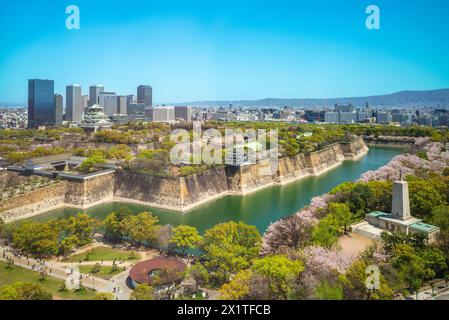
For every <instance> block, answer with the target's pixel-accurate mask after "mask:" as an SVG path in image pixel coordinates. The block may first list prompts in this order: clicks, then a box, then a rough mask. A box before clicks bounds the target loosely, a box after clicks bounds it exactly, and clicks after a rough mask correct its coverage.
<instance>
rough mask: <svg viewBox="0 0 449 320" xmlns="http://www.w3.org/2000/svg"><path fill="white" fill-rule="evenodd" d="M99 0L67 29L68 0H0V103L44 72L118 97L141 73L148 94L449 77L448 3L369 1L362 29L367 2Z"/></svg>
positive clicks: (318, 91)
mask: <svg viewBox="0 0 449 320" xmlns="http://www.w3.org/2000/svg"><path fill="white" fill-rule="evenodd" d="M108 4H109V5H108V6H106V5H105V2H104V1H96V2H95V3H91V2H90V3H89V2H87V1H82V0H81V1H78V2H77V5H78V6H79V8H80V11H81V29H80V30H72V31H69V30H67V29H66V28H65V19H66V17H67V15H66V14H65V8H66V5H67V4H63V3H56V4H55V3H54V2H50V1H42V2H39V3H33V2H29V3H25V4H24V3H8V4H4V7H5V8H4V10H2V12H1V13H0V18H1V19H0V28H1V30H3V32H2V35H1V37H2V40H3V43H4V45H3V47H2V52H1V53H0V83H1V84H2V86H0V101H2V102H11V103H24V102H26V86H24V85H23V83H24V82H25V81H26V80H27V79H34V78H49V79H54V80H55V92H57V93H61V94H62V93H64V91H65V86H66V85H67V84H70V83H74V82H75V83H79V84H80V85H81V86H82V87H84V88H87V87H88V86H90V85H91V84H93V83H97V82H100V83H102V84H103V85H104V86H105V88H109V89H108V90H114V91H115V92H117V93H118V94H124V95H125V94H129V93H134V92H135V85H136V84H138V83H149V84H151V85H152V87H153V88H154V90H155V95H154V101H155V103H177V102H188V101H203V100H252V99H262V98H266V97H277V98H312V97H320V98H328V97H345V96H366V95H377V94H385V93H391V92H396V91H401V90H427V89H438V88H447V87H449V61H447V59H445V55H446V53H447V52H448V49H449V44H448V42H447V41H445V39H446V37H447V36H445V30H447V29H448V27H449V22H448V21H447V19H446V17H445V12H447V11H448V10H449V3H447V1H441V0H440V1H435V2H434V3H433V5H432V6H428V5H425V2H424V1H422V0H412V1H407V2H394V3H391V2H390V3H389V2H388V1H384V0H381V1H376V5H378V6H379V8H380V10H381V11H380V12H381V29H380V30H368V29H366V27H365V19H366V17H367V14H366V13H365V9H366V7H367V6H368V5H369V4H371V3H369V2H368V1H353V0H351V1H347V2H345V3H344V5H342V4H337V3H336V2H335V1H324V0H322V1H318V2H317V3H315V4H310V3H308V4H301V3H293V2H290V1H277V2H274V1H267V2H266V3H265V4H264V6H257V5H256V3H255V2H254V1H246V2H243V3H238V2H236V1H235V2H234V1H227V2H214V3H210V4H208V5H206V6H204V4H203V3H202V2H201V3H200V2H197V1H184V2H181V1H179V2H177V5H176V6H169V5H168V4H166V3H163V1H151V2H143V1H142V2H141V1H137V2H135V3H134V5H133V6H129V5H126V4H124V3H121V2H119V1H108ZM125 6H126V10H125ZM111 44H112V46H111ZM102 79H103V80H102Z"/></svg>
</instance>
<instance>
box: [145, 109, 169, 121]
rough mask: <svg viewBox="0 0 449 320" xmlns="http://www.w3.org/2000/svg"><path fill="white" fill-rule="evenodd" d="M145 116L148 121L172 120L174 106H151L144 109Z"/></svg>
mask: <svg viewBox="0 0 449 320" xmlns="http://www.w3.org/2000/svg"><path fill="white" fill-rule="evenodd" d="M145 117H146V118H147V119H148V121H150V122H174V121H175V108H174V107H155V108H153V107H151V108H146V109H145Z"/></svg>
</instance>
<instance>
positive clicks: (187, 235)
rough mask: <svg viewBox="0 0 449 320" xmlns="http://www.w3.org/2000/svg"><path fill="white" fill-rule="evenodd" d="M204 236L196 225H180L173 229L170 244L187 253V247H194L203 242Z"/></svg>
mask: <svg viewBox="0 0 449 320" xmlns="http://www.w3.org/2000/svg"><path fill="white" fill-rule="evenodd" d="M201 240H202V237H201V236H200V234H199V233H198V230H197V229H196V228H195V227H191V226H178V227H176V228H174V229H173V235H172V237H171V239H170V244H172V245H174V246H175V247H176V248H179V249H181V250H182V253H185V252H186V250H187V249H194V248H196V247H197V246H198V245H199V244H200V243H201Z"/></svg>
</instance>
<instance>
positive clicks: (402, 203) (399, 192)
mask: <svg viewBox="0 0 449 320" xmlns="http://www.w3.org/2000/svg"><path fill="white" fill-rule="evenodd" d="M391 213H392V214H393V216H394V217H395V218H397V219H400V220H402V221H405V220H408V219H410V218H411V217H412V215H411V213H410V200H409V196H408V183H407V181H402V180H400V181H395V182H394V184H393V205H392V208H391Z"/></svg>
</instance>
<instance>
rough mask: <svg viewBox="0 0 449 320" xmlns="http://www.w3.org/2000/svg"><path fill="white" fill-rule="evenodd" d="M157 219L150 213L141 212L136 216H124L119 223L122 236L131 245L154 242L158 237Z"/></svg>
mask: <svg viewBox="0 0 449 320" xmlns="http://www.w3.org/2000/svg"><path fill="white" fill-rule="evenodd" d="M158 222H159V219H158V218H157V217H154V216H153V215H152V214H151V213H150V212H141V213H139V214H138V215H137V216H126V217H125V218H124V219H123V220H122V221H121V223H120V228H121V232H122V235H123V236H127V237H128V238H129V239H130V240H131V242H132V244H135V243H143V242H148V243H152V242H154V241H156V239H157V237H158V230H159V228H160V226H159V225H158Z"/></svg>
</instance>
